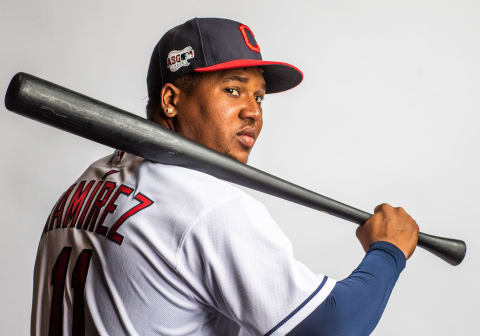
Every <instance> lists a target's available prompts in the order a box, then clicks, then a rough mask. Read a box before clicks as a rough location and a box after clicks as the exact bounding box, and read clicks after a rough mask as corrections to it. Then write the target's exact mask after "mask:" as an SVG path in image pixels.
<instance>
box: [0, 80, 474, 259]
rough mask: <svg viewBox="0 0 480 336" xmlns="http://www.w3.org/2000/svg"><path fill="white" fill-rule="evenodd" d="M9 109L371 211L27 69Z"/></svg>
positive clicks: (242, 179)
mask: <svg viewBox="0 0 480 336" xmlns="http://www.w3.org/2000/svg"><path fill="white" fill-rule="evenodd" d="M5 106H6V107H7V109H9V110H10V111H13V112H16V113H18V114H21V115H23V116H26V117H28V118H31V119H34V120H37V121H40V122H42V123H45V124H48V125H50V126H54V127H56V128H59V129H62V130H64V131H67V132H70V133H73V134H76V135H79V136H81V137H84V138H87V139H90V140H93V141H96V142H99V143H101V144H104V145H107V146H110V147H113V148H115V149H120V150H123V151H126V152H128V153H132V154H134V155H137V156H141V157H143V158H145V159H148V160H151V161H154V162H159V163H163V164H168V165H176V166H181V167H185V168H190V169H195V170H198V171H201V172H204V173H207V174H210V175H213V176H215V177H217V178H220V179H222V180H225V181H229V182H233V183H236V184H239V185H242V186H245V187H248V188H251V189H255V190H258V191H261V192H264V193H267V194H270V195H273V196H277V197H280V198H283V199H286V200H288V201H291V202H295V203H298V204H301V205H304V206H307V207H310V208H313V209H316V210H319V211H323V212H326V213H328V214H330V215H333V216H337V217H340V218H343V219H346V220H348V221H351V222H354V223H357V224H359V225H362V224H363V223H365V222H366V221H367V220H368V219H369V218H370V217H371V216H372V215H371V214H369V213H368V212H364V211H362V210H359V209H356V208H353V207H351V206H349V205H346V204H343V203H340V202H338V201H335V200H333V199H331V198H328V197H325V196H322V195H320V194H317V193H315V192H313V191H310V190H308V189H305V188H302V187H300V186H297V185H295V184H293V183H290V182H288V181H285V180H282V179H280V178H278V177H275V176H273V175H270V174H268V173H266V172H263V171H261V170H259V169H256V168H253V167H251V166H248V165H246V164H243V163H240V162H238V161H236V160H234V159H232V158H229V157H227V156H225V155H222V154H220V153H217V152H215V151H213V150H211V149H209V148H207V147H205V146H203V145H200V144H198V143H196V142H194V141H192V140H189V139H187V138H185V137H183V136H181V135H179V134H177V133H175V132H172V131H170V130H167V129H166V128H164V127H162V126H160V125H158V124H156V123H154V122H152V121H150V120H147V119H145V118H142V117H139V116H137V115H135V114H132V113H129V112H126V111H123V110H121V109H118V108H116V107H114V106H111V105H108V104H105V103H103V102H101V101H98V100H95V99H93V98H90V97H87V96H85V95H82V94H80V93H78V92H75V91H72V90H69V89H67V88H64V87H61V86H59V85H56V84H54V83H51V82H48V81H45V80H43V79H40V78H37V77H35V76H32V75H30V74H26V73H21V72H20V73H17V74H16V75H15V76H14V77H13V78H12V80H11V82H10V85H9V86H8V89H7V93H6V95H5ZM418 246H420V247H423V248H424V249H426V250H428V251H430V252H431V253H433V254H435V255H436V256H438V257H440V258H441V259H443V260H445V261H446V262H448V263H449V264H451V265H458V264H460V263H461V262H462V260H463V258H464V257H465V253H466V244H465V242H464V241H462V240H457V239H450V238H442V237H436V236H432V235H428V234H425V233H422V232H420V233H419V234H418Z"/></svg>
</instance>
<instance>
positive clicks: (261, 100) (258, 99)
mask: <svg viewBox="0 0 480 336" xmlns="http://www.w3.org/2000/svg"><path fill="white" fill-rule="evenodd" d="M264 99H265V97H264V96H255V100H256V102H257V103H259V104H261V103H262V102H263V100H264Z"/></svg>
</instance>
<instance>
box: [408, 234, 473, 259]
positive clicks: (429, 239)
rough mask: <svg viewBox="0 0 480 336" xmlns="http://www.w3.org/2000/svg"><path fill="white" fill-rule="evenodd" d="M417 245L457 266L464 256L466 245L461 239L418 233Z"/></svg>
mask: <svg viewBox="0 0 480 336" xmlns="http://www.w3.org/2000/svg"><path fill="white" fill-rule="evenodd" d="M417 246H420V247H422V248H424V249H425V250H427V251H429V252H431V253H433V254H435V255H436V256H437V257H439V258H441V259H443V260H445V261H446V262H448V263H449V264H450V265H453V266H457V265H458V264H460V263H461V262H462V260H463V259H464V258H465V254H466V253H467V245H466V244H465V242H464V241H463V240H458V239H451V238H443V237H437V236H432V235H429V234H426V233H422V232H419V233H418V243H417Z"/></svg>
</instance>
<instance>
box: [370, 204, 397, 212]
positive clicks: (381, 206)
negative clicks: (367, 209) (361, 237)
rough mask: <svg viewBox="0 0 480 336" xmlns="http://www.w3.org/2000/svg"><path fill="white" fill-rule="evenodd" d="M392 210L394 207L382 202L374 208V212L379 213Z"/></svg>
mask: <svg viewBox="0 0 480 336" xmlns="http://www.w3.org/2000/svg"><path fill="white" fill-rule="evenodd" d="M390 210H393V207H392V206H391V205H390V204H388V203H382V204H379V205H377V206H376V207H375V209H374V210H373V212H374V213H377V212H379V211H385V212H387V211H390Z"/></svg>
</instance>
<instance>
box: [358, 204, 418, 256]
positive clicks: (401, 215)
mask: <svg viewBox="0 0 480 336" xmlns="http://www.w3.org/2000/svg"><path fill="white" fill-rule="evenodd" d="M374 211H375V212H374V215H373V216H372V217H370V218H369V219H368V221H366V222H365V224H363V225H361V226H359V227H358V229H357V238H358V240H359V241H360V243H361V244H362V246H363V249H364V250H365V252H367V251H368V248H369V247H370V245H372V244H373V243H375V242H376V241H387V242H389V243H392V244H394V245H395V246H397V247H398V248H399V249H400V250H402V252H403V254H405V257H406V258H407V259H408V258H410V256H411V255H412V254H413V251H415V247H416V246H417V240H418V225H417V223H416V222H415V220H414V219H413V218H412V217H410V215H409V214H408V213H407V212H406V211H405V210H403V208H400V207H399V208H394V207H392V206H390V205H389V204H386V203H383V204H380V205H377V206H376V207H375V210H374Z"/></svg>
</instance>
